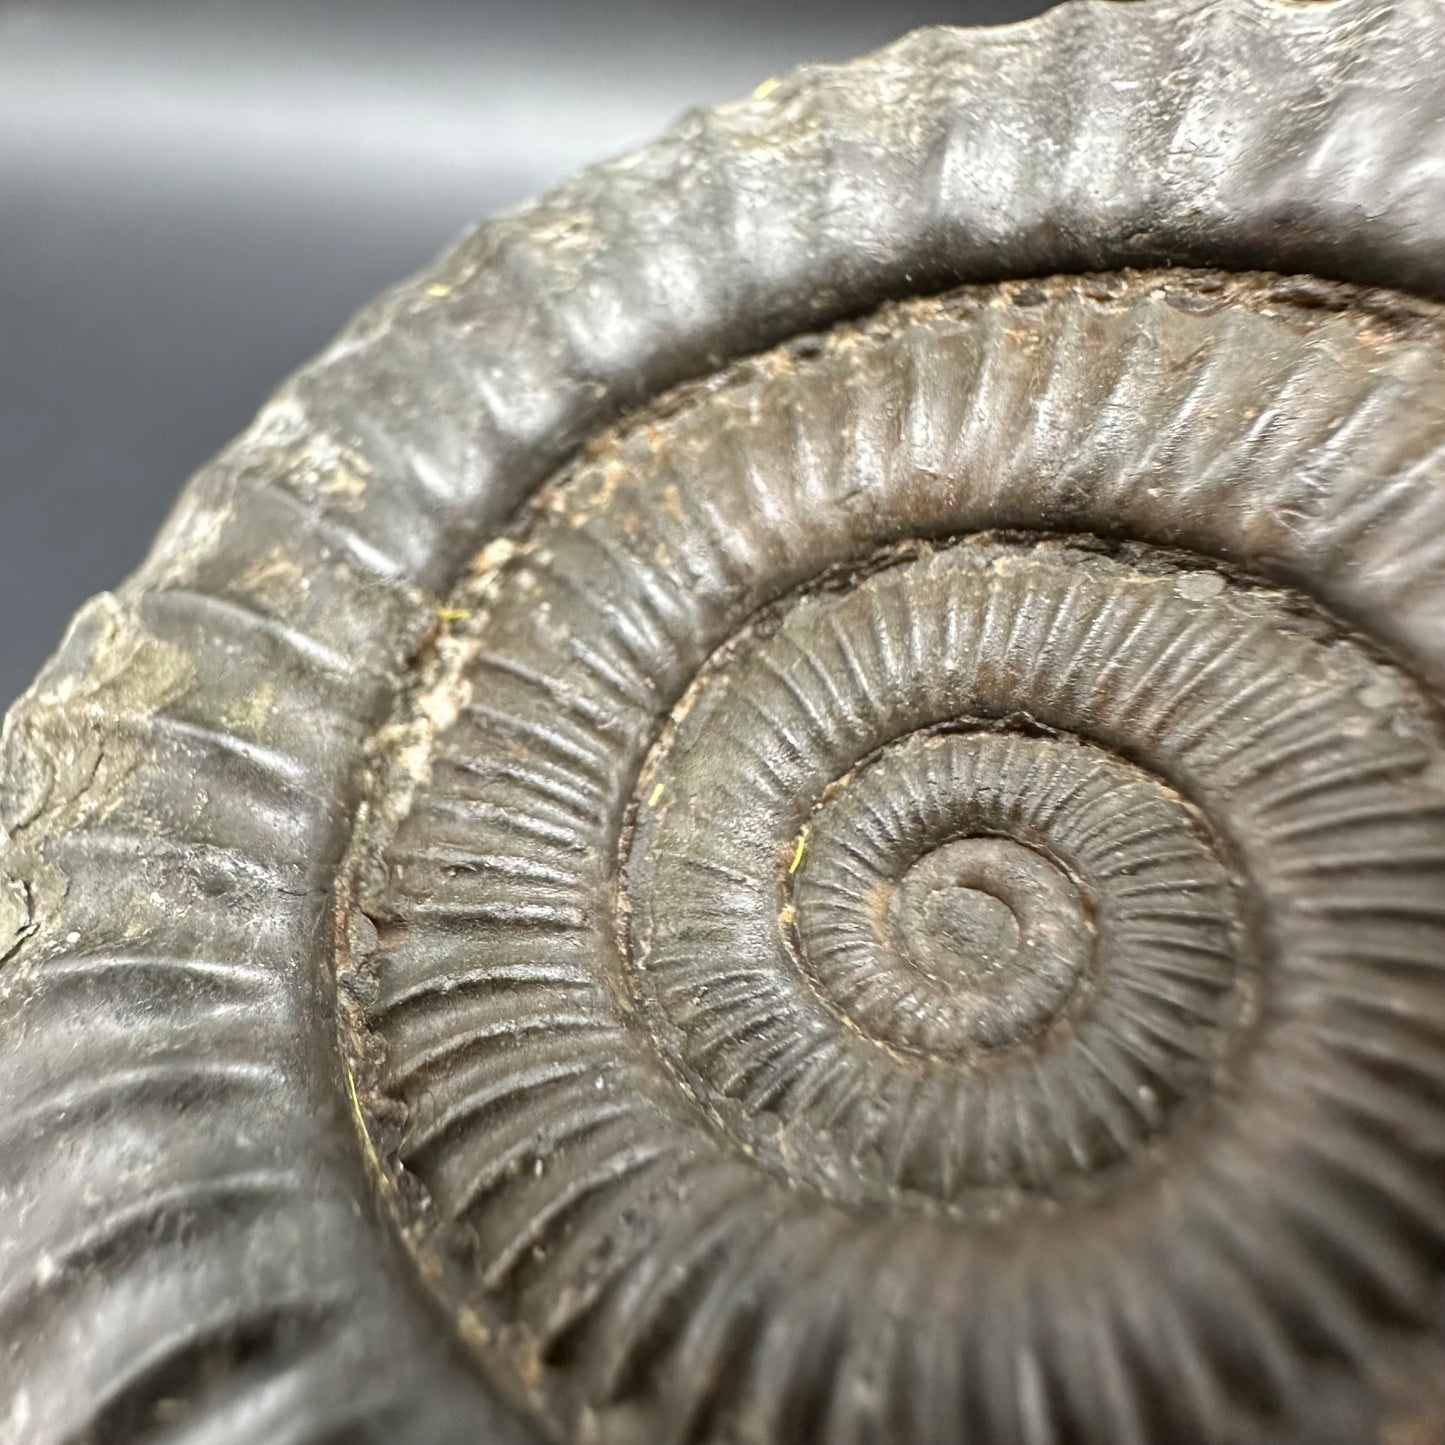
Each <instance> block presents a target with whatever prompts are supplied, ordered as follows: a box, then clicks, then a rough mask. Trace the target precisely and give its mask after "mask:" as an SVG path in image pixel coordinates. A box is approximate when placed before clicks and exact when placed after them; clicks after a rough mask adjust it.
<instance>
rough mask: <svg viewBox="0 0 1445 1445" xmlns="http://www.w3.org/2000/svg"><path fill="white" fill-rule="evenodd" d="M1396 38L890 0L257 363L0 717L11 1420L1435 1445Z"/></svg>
mask: <svg viewBox="0 0 1445 1445" xmlns="http://www.w3.org/2000/svg"><path fill="white" fill-rule="evenodd" d="M1439 18H1440V17H1439V15H1438V11H1437V8H1436V6H1435V4H1434V0H1399V3H1395V4H1392V5H1386V4H1380V3H1375V0H1339V3H1337V4H1333V5H1328V6H1319V7H1301V6H1297V5H1284V4H1275V3H1265V0H1231V3H1224V4H1218V5H1213V6H1198V5H1194V4H1190V3H1174V0H1149V3H1145V4H1141V5H1137V6H1128V7H1122V6H1121V7H1113V6H1104V5H1094V4H1090V5H1084V4H1080V5H1076V6H1072V7H1066V8H1064V9H1062V10H1059V11H1056V12H1053V13H1051V14H1050V15H1049V16H1047V17H1044V18H1043V19H1042V20H1040V21H1038V22H1036V23H1033V24H1030V25H1026V26H1022V27H1015V28H1012V29H1010V30H1006V31H1000V32H974V31H931V32H925V33H922V34H920V35H919V36H916V37H912V38H910V39H909V40H906V41H904V42H901V43H900V44H899V45H898V46H896V47H894V48H892V49H891V50H889V51H886V52H883V53H882V54H881V55H880V56H878V57H875V58H873V59H870V60H865V61H861V62H858V63H857V64H856V65H855V66H852V67H841V68H835V69H820V70H816V71H811V72H805V73H803V74H802V75H801V76H800V77H798V78H796V79H794V80H792V81H790V82H786V83H785V84H784V85H782V86H781V87H780V88H779V89H777V90H776V91H774V92H773V94H772V95H770V96H769V97H768V98H766V99H762V100H754V101H752V102H747V103H744V104H742V105H740V106H736V107H730V108H726V109H723V110H721V111H716V112H711V113H706V114H702V115H699V116H695V117H692V118H690V119H688V120H687V121H685V122H683V124H682V125H681V126H680V127H679V129H678V130H677V131H675V132H674V133H673V134H672V135H671V136H669V137H668V138H666V139H664V140H663V141H662V142H660V143H659V144H658V145H657V146H656V147H654V148H652V149H651V150H648V151H645V152H642V153H641V154H640V155H639V156H636V157H633V158H630V159H628V160H626V161H623V162H619V163H617V164H616V165H614V166H611V167H604V168H601V169H600V170H598V171H595V172H592V173H590V174H589V175H587V176H584V177H583V178H581V179H580V180H578V181H577V182H574V183H572V184H571V185H570V186H568V187H565V188H563V189H562V190H560V191H559V192H557V193H555V194H554V195H553V196H552V197H550V198H548V199H547V200H545V201H543V202H541V203H539V204H538V205H537V206H535V207H533V208H530V209H528V210H526V211H524V212H521V213H518V214H517V215H514V216H512V217H508V218H504V219H503V220H500V221H498V222H494V223H492V224H491V225H490V226H488V227H485V228H483V229H482V230H481V231H479V232H478V233H477V234H476V235H475V236H474V237H473V238H471V239H469V240H468V241H466V242H464V243H463V244H462V246H461V247H460V248H459V249H458V250H457V251H456V252H454V253H453V254H451V255H450V256H448V257H446V258H444V259H443V261H442V262H440V263H439V265H438V267H437V268H436V269H435V270H434V271H432V272H431V273H429V274H428V275H427V276H425V277H422V278H420V279H418V280H417V281H414V282H411V283H407V284H406V285H405V286H403V287H401V288H400V289H398V290H397V291H396V292H395V293H393V294H392V295H391V296H389V297H387V298H385V299H384V300H383V301H382V302H380V303H379V304H378V306H377V307H376V308H375V309H374V310H373V311H372V312H370V313H369V314H368V315H366V316H363V317H362V318H361V319H360V320H359V321H358V322H357V323H356V324H355V326H354V327H353V329H352V330H351V331H350V332H349V333H348V335H347V336H346V337H345V338H343V340H342V341H341V342H340V343H338V345H337V347H336V348H334V349H333V351H331V352H330V353H328V354H327V355H326V356H324V357H322V358H321V360H320V361H318V362H317V363H316V364H315V365H314V366H313V367H312V368H310V369H308V370H307V371H304V372H303V373H301V374H300V375H299V376H298V377H297V378H295V379H293V381H291V382H290V383H289V384H288V386H287V387H286V389H284V390H283V391H282V393H280V395H279V396H278V398H277V399H276V400H275V401H274V402H273V403H272V404H271V405H270V406H269V407H268V408H267V410H266V411H264V412H263V413H262V415H261V417H260V418H259V419H258V421H257V423H256V425H255V427H254V428H253V429H252V431H251V432H249V433H248V434H247V435H246V436H245V437H243V438H242V439H241V440H240V441H239V442H238V443H237V444H236V445H235V446H234V447H233V448H232V449H231V450H230V451H228V452H227V453H226V454H225V455H224V456H223V457H222V458H220V459H219V460H218V461H217V463H216V464H215V465H214V466H213V467H212V468H211V469H210V470H208V471H207V472H205V473H203V474H202V475H201V476H200V477H199V478H198V479H197V480H196V481H195V482H193V483H192V486H191V489H190V490H189V491H188V492H187V494H186V496H185V498H184V500H183V502H182V505H181V507H180V509H179V510H178V512H177V514H176V517H175V519H174V521H173V522H172V524H171V526H170V527H169V528H168V530H167V532H166V533H165V534H164V535H163V537H162V539H161V540H160V542H159V544H158V546H157V549H156V551H155V553H154V555H153V557H152V558H151V560H150V562H149V563H148V564H147V566H146V568H145V569H144V570H143V571H142V573H141V574H139V575H138V577H137V578H136V579H135V580H134V581H133V582H132V583H130V584H128V585H127V587H126V589H125V590H124V591H123V592H122V593H121V594H119V595H118V596H116V597H112V598H103V599H100V600H98V601H97V602H96V603H94V604H92V605H91V606H90V608H88V609H87V611H86V612H85V613H83V614H82V616H81V618H80V619H79V620H78V622H77V625H76V627H75V628H74V629H73V631H72V634H71V636H70V638H69V639H68V641H67V644H66V646H65V648H64V650H63V651H62V653H61V654H60V656H59V657H58V658H57V659H56V661H55V662H53V663H52V664H51V666H50V667H49V669H48V670H47V672H46V673H45V674H44V675H43V676H42V677H41V679H40V680H39V681H38V683H37V684H36V687H35V688H34V689H33V690H32V692H31V693H30V694H29V695H28V696H27V698H26V699H25V700H24V702H23V703H22V705H21V706H20V707H19V708H18V709H17V710H16V711H15V713H14V714H13V715H12V717H11V719H10V720H9V723H8V725H7V733H6V744H5V755H4V764H5V767H4V773H3V779H4V787H3V789H0V804H3V808H0V818H3V825H4V828H5V830H6V834H7V835H8V843H7V847H6V851H5V852H4V854H3V855H0V863H3V868H4V872H3V874H0V956H3V958H4V960H5V961H4V963H3V966H0V1009H3V1014H0V1029H3V1036H4V1038H5V1040H6V1044H7V1047H6V1049H5V1050H4V1051H3V1052H0V1089H3V1097H4V1098H5V1100H6V1102H7V1105H8V1108H7V1110H6V1116H5V1117H6V1122H5V1125H4V1134H5V1148H4V1152H3V1155H0V1158H3V1161H4V1162H3V1163H0V1199H3V1201H4V1203H5V1207H6V1210H7V1228H6V1230H5V1231H4V1234H3V1237H0V1380H3V1383H4V1385H5V1387H6V1388H5V1389H4V1391H3V1395H4V1398H5V1399H7V1400H8V1401H9V1403H8V1404H7V1405H5V1406H3V1407H0V1410H3V1411H7V1412H8V1413H0V1439H4V1440H6V1441H9V1440H14V1441H16V1442H26V1445H29V1442H42V1445H48V1442H61V1441H66V1442H76V1441H93V1442H97V1445H111V1442H129V1441H152V1440H155V1441H159V1440H161V1439H165V1440H167V1441H185V1442H188V1445H201V1442H206V1445H218V1442H241V1441H257V1440H265V1441H273V1440H274V1441H295V1442H307V1445H320V1442H326V1441H340V1440H348V1441H349V1440H355V1439H377V1440H385V1441H407V1442H417V1445H434V1442H435V1445H451V1442H454V1441H456V1442H460V1441H464V1440H465V1441H475V1440H476V1439H478V1438H483V1439H488V1440H507V1441H513V1440H515V1441H519V1442H520V1441H532V1440H537V1441H541V1440H545V1439H558V1440H565V1441H578V1442H583V1441H586V1442H598V1445H633V1442H643V1441H646V1442H654V1441H674V1442H677V1445H687V1442H699V1445H700V1442H724V1441H726V1442H749V1445H785V1442H786V1445H803V1442H810V1441H815V1442H819V1445H834V1442H840V1445H841V1442H864V1441H874V1442H896V1441H918V1442H929V1445H947V1442H953V1441H975V1442H984V1445H989V1442H1010V1445H1012V1442H1026V1445H1150V1442H1156V1441H1157V1442H1173V1441H1201V1442H1204V1441H1208V1442H1218V1445H1235V1442H1243V1441H1257V1442H1278V1445H1282V1442H1286V1441H1298V1442H1305V1441H1308V1442H1310V1445H1328V1442H1335V1445H1345V1442H1356V1441H1366V1440H1370V1441H1374V1440H1384V1441H1389V1442H1391V1445H1402V1442H1406V1445H1415V1442H1427V1441H1431V1440H1438V1439H1445V1386H1442V1384H1441V1380H1442V1378H1445V1304H1442V1296H1445V1290H1442V1286H1445V1184H1442V1179H1445V1175H1442V1157H1441V1156H1442V1152H1445V972H1442V970H1445V719H1442V716H1441V700H1442V695H1445V384H1442V380H1441V378H1442V376H1445V367H1442V364H1445V312H1442V311H1441V308H1440V305H1439V302H1440V300H1441V299H1442V298H1445V159H1442V156H1445V149H1442V145H1441V140H1442V136H1445V90H1442V88H1441V86H1440V81H1439V70H1440V67H1439V65H1438V64H1437V61H1438V47H1439V30H1438V27H1437V24H1436V22H1437V21H1438V20H1439ZM1080 56H1087V57H1089V62H1088V64H1087V65H1085V64H1081V63H1080V62H1079V59H1078V57H1080ZM1282 273H1291V274H1282ZM1000 277H1002V278H1017V279H1003V280H1000V279H999V278H1000ZM1384 287H1388V288H1389V289H1382V288H1384Z"/></svg>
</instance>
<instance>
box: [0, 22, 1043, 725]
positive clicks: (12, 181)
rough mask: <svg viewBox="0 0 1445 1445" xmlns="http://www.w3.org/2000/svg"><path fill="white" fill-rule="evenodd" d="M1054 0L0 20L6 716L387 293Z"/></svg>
mask: <svg viewBox="0 0 1445 1445" xmlns="http://www.w3.org/2000/svg"><path fill="white" fill-rule="evenodd" d="M1044 8H1045V5H1044V4H1043V3H1042V0H952V3H945V0H933V3H930V0H884V3H879V0H873V3H851V0H831V3H830V0H815V3H803V0H771V3H769V0H719V3H715V4H711V5H708V4H690V5H684V4H680V3H676V0H674V3H667V0H651V3H645V0H534V3H531V4H528V3H524V0H471V3H466V0H450V3H448V0H407V3H406V4H395V3H389V4H380V3H370V0H357V3H352V4H349V5H346V6H344V7H341V6H336V5H335V4H329V3H326V0H245V3H241V4H238V3H234V0H226V3H197V0H192V3H186V4H183V3H181V0H171V3H161V0H126V3H125V4H124V5H114V6H112V5H101V4H98V3H96V0H71V3H66V0H48V3H45V0H36V3H30V4H23V3H22V4H17V3H14V0H0V622H3V627H0V709H3V708H4V707H5V706H6V705H8V703H9V702H10V700H11V699H12V698H13V697H14V695H15V694H16V693H18V692H19V691H20V689H21V688H22V687H24V686H25V685H26V684H27V683H28V681H29V679H30V677H31V676H32V675H33V673H34V672H35V670H36V669H37V668H38V667H39V665H40V663H41V661H42V660H43V659H44V657H45V656H46V655H47V654H48V653H49V652H50V651H51V650H53V648H54V647H55V645H56V643H57V642H58V641H59V638H60V634H61V632H62V630H63V628H64V625H65V622H66V619H67V618H68V617H69V615H70V614H71V612H73V611H74V609H75V608H76V607H77V606H78V605H79V603H80V602H81V601H82V600H83V599H84V598H85V597H86V596H88V595H89V594H90V593H92V592H95V591H98V590H101V589H103V588H106V587H110V586H113V585H114V584H115V583H116V582H118V581H119V580H120V579H121V577H122V576H124V575H125V573H127V572H128V571H130V569H131V568H132V567H134V566H135V565H136V564H137V563H138V562H139V561H140V558H141V556H142V554H143V551H144V549H145V546H146V544H147V543H148V541H149V539H150V537H151V536H152V534H153V533H154V532H155V530H156V528H157V527H158V526H159V524H160V521H161V519H162V517H163V515H164V513H165V511H166V509H167V507H168V506H169V504H170V502H171V500H172V498H173V497H174V496H175V494H176V493H177V492H178V491H179V489H180V487H181V484H182V483H183V482H184V480H185V478H186V476H187V475H188V474H189V473H190V472H191V471H193V470H194V469H195V468H196V467H197V466H198V465H199V464H200V463H202V462H203V461H205V460H206V458H207V457H208V456H210V455H211V454H212V453H213V452H215V451H216V450H217V449H218V448H219V447H220V446H221V445H222V444H223V443H224V442H225V441H227V440H228V439H229V438H230V437H231V436H232V435H234V434H235V433H236V432H237V431H239V430H240V429H241V428H242V427H243V426H244V425H245V424H246V422H247V420H248V419H249V417H250V415H251V413H252V412H254V411H255V409H256V407H257V406H258V405H259V404H260V403H261V401H262V400H263V399H264V398H265V396H266V394H267V393H268V392H269V391H270V390H271V388H272V387H273V386H274V385H275V384H276V382H277V381H279V380H280V378H281V377H282V375H283V374H284V373H286V372H287V371H289V370H290V369H291V368H292V367H294V366H296V365H297V364H299V363H300V362H301V361H303V360H305V359H306V357H307V356H309V355H310V354H311V353H313V352H314V351H316V350H317V349H318V348H319V347H320V346H321V345H322V344H323V343H324V342H325V341H326V340H327V339H328V338H329V337H330V336H331V335H332V334H333V333H334V332H335V331H336V330H337V329H338V328H339V327H340V326H341V324H342V323H343V322H344V321H345V319H346V317H347V316H348V315H349V314H350V313H351V312H352V311H354V310H355V309H356V308H357V307H358V306H359V305H360V304H361V303H362V302H364V301H365V300H366V299H367V298H368V297H369V296H371V295H372V294H373V293H374V292H376V291H378V290H380V289H381V288H382V287H383V286H384V285H386V284H387V283H388V282H390V281H393V280H395V279H397V278H398V277H400V276H401V275H403V274H405V273H407V272H409V271H413V270H415V269H416V268H417V267H418V266H420V265H422V264H423V263H424V262H425V261H426V260H428V259H429V257H431V256H432V255H433V254H434V253H435V252H436V251H438V250H439V249H440V248H441V247H442V246H443V245H444V244H445V243H446V242H447V241H448V240H449V239H450V238H451V237H453V236H454V235H455V234H457V233H458V232H459V231H461V230H462V229H464V228H465V227H466V226H468V225H469V224H470V223H472V222H474V221H476V220H478V219H480V218H482V217H484V216H486V215H488V214H489V213H492V212H495V211H497V210H499V209H501V208H503V207H505V206H509V205H511V204H514V203H515V202H517V201H519V200H522V199H524V198H525V197H527V196H529V195H531V194H533V193H535V192H537V191H539V190H542V189H544V188H546V187H547V186H549V185H550V184H552V183H553V182H554V181H557V180H560V179H562V178H563V177H564V176H566V175H567V174H569V173H570V172H572V171H575V170H577V169H578V168H579V167H580V166H583V165H585V164H587V163H588V162H591V161H594V160H599V159H602V158H604V157H606V156H608V155H612V154H615V153H616V152H618V151H620V150H624V149H627V148H629V147H631V146H634V145H637V144H640V143H641V142H644V141H646V140H647V139H649V138H650V137H651V136H653V135H654V134H655V133H656V132H658V131H659V130H660V129H662V128H663V127H664V126H665V125H666V124H667V123H668V122H669V121H670V120H671V119H673V118H674V117H675V116H676V115H677V114H678V113H679V112H681V111H682V110H684V109H686V108H687V107H688V106H691V105H694V104H706V103H712V102H715V101H719V100H726V99H730V98H732V97H734V96H738V95H742V94H745V93H746V92H747V91H749V90H750V89H752V88H753V87H754V86H755V85H757V84H758V83H759V82H760V81H762V80H764V79H766V78H767V77H768V76H770V75H773V74H776V73H778V72H781V71H784V70H787V69H790V68H791V67H793V66H795V65H798V64H800V63H803V62H805V61H809V60H841V59H847V58H849V57H850V56H852V55H854V54H858V53H861V52H863V51H866V50H869V49H872V48H874V47H876V46H878V45H880V44H883V43H885V42H887V41H888V40H890V39H892V38H894V37H895V36H896V35H898V34H901V33H902V32H903V31H905V30H908V29H911V28H913V27H914V26H917V25H923V24H930V23H938V22H954V23H966V24H993V23H998V22H1002V21H1009V20H1016V19H1020V18H1024V17H1026V16H1028V15H1031V14H1034V13H1037V12H1038V11H1040V10H1042V9H1044Z"/></svg>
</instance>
